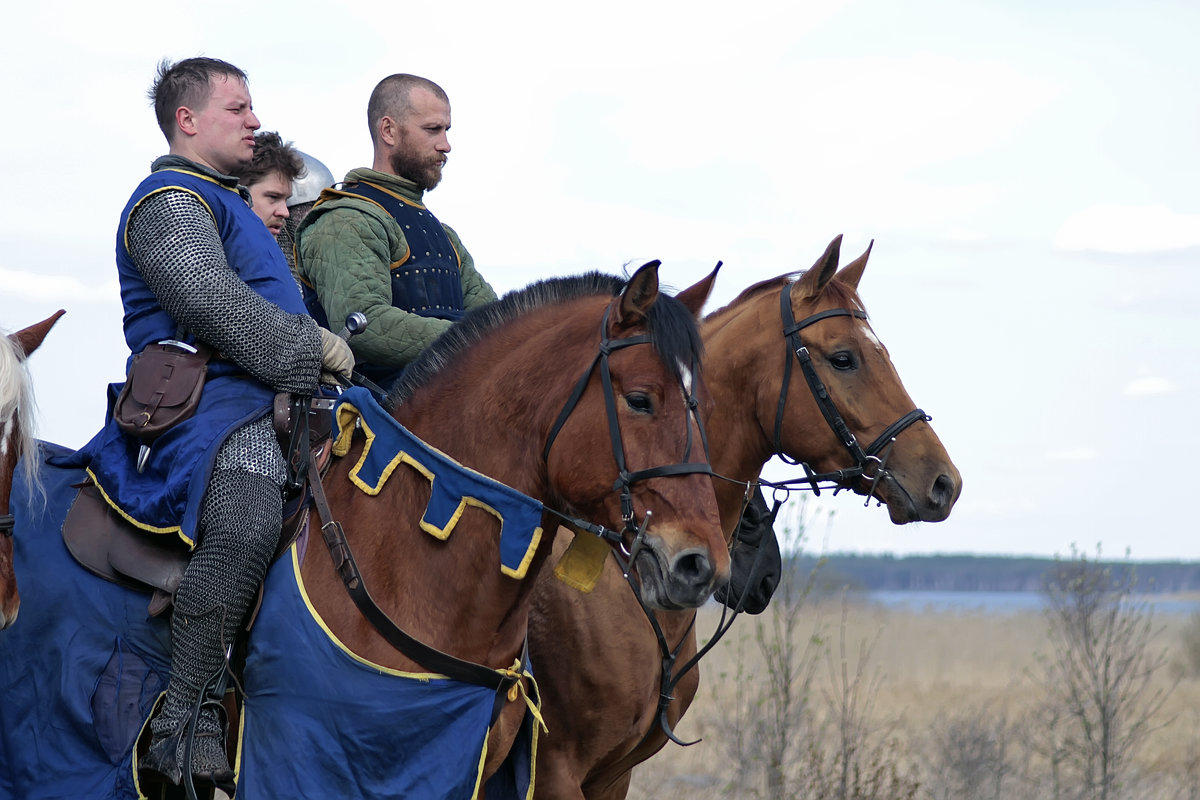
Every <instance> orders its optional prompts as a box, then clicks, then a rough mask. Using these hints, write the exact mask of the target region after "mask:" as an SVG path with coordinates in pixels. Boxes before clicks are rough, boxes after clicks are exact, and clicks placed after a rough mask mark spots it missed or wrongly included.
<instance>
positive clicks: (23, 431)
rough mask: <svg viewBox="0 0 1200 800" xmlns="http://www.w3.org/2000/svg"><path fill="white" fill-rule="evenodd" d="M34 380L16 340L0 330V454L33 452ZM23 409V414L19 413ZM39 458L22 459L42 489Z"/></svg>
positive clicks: (31, 479)
mask: <svg viewBox="0 0 1200 800" xmlns="http://www.w3.org/2000/svg"><path fill="white" fill-rule="evenodd" d="M33 408H34V404H33V382H32V380H31V379H30V377H29V371H28V370H27V369H26V366H25V362H24V353H21V352H20V350H19V348H18V346H17V344H16V342H14V341H13V340H12V339H10V338H8V336H5V335H3V333H0V456H4V455H7V453H8V452H9V449H10V448H11V449H15V451H16V453H17V454H18V456H19V455H20V454H22V453H31V452H33V451H34V446H35V444H34V424H33V423H34V416H33ZM18 412H20V413H18ZM37 464H38V459H37V458H25V459H22V460H21V467H22V469H23V470H24V472H25V478H26V480H27V482H28V483H29V485H30V486H31V487H34V488H35V491H36V489H40V481H39V480H38V472H37Z"/></svg>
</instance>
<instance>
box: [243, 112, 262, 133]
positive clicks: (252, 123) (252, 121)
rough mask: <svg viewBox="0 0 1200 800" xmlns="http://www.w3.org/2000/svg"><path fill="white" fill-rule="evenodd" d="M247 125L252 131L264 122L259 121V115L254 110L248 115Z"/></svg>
mask: <svg viewBox="0 0 1200 800" xmlns="http://www.w3.org/2000/svg"><path fill="white" fill-rule="evenodd" d="M246 127H247V128H249V129H250V130H252V131H256V130H258V129H259V128H261V127H262V123H261V122H259V121H258V116H257V115H256V114H255V113H254V112H253V111H251V112H250V113H249V114H247V115H246Z"/></svg>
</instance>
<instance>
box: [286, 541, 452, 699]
mask: <svg viewBox="0 0 1200 800" xmlns="http://www.w3.org/2000/svg"><path fill="white" fill-rule="evenodd" d="M288 552H289V554H290V556H291V559H292V574H293V576H294V577H295V579H296V588H297V589H299V590H300V599H301V600H303V601H304V606H305V607H306V608H307V609H308V613H309V615H310V616H311V617H312V618H313V621H314V622H316V624H317V626H318V627H319V628H320V629H321V630H322V631H323V632H324V633H325V635H326V636H327V637H328V638H329V641H331V642H333V644H334V645H336V646H337V648H338V649H339V650H341V651H342V652H344V653H345V654H346V655H347V656H349V657H350V658H352V659H354V660H355V661H357V662H358V663H360V664H362V665H363V666H366V667H370V668H371V669H373V670H377V671H378V672H382V673H384V674H386V675H394V676H396V677H397V678H409V679H410V680H418V681H421V682H422V683H428V682H429V681H430V680H433V679H447V680H449V679H450V676H448V675H442V674H440V673H437V672H405V671H404V670H398V669H395V668H393V667H385V666H383V665H382V664H376V663H375V662H374V661H371V660H369V659H366V658H363V657H362V656H360V655H358V654H357V653H355V652H354V651H353V650H351V649H350V648H349V647H347V646H346V645H345V643H344V642H342V640H341V639H339V638H338V637H337V634H335V633H334V632H333V631H332V630H331V629H330V627H329V626H328V625H326V624H325V620H324V619H323V618H322V617H321V614H320V612H318V611H317V609H316V606H314V605H313V604H312V600H311V599H310V598H309V596H308V590H307V589H306V588H305V586H304V576H303V574H302V573H301V571H300V552H299V547H298V544H293V545H292V546H291V547H290V548H288Z"/></svg>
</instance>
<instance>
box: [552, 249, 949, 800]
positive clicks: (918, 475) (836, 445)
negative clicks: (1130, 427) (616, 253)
mask: <svg viewBox="0 0 1200 800" xmlns="http://www.w3.org/2000/svg"><path fill="white" fill-rule="evenodd" d="M840 245H841V237H840V236H839V237H838V238H837V239H835V240H834V241H833V242H831V243H830V245H829V247H828V248H827V249H826V250H825V253H824V254H823V255H822V256H821V258H820V259H818V260H817V262H816V263H815V264H814V265H813V267H812V268H811V269H810V270H808V271H807V272H805V273H803V274H802V275H801V276H800V277H799V278H798V279H797V280H795V281H793V280H792V277H793V276H792V275H790V274H789V275H782V276H779V277H777V278H774V279H772V280H768V281H764V282H762V283H759V284H756V285H754V286H751V287H749V288H748V289H746V290H745V291H743V292H742V293H741V295H740V296H738V297H737V298H736V299H735V300H734V301H733V302H732V303H730V304H729V305H728V306H726V307H725V308H722V309H720V310H718V311H716V312H715V313H713V314H711V315H709V316H708V317H707V318H706V319H705V321H704V323H703V325H702V329H701V330H702V335H703V338H704V343H705V379H706V382H707V384H708V387H709V389H710V391H711V392H712V395H713V399H714V409H713V411H712V413H711V414H710V415H709V416H708V417H707V420H706V425H707V428H708V436H709V441H710V442H711V448H712V450H711V454H710V455H711V461H712V465H713V471H714V473H716V474H717V475H720V476H725V477H727V478H732V479H733V480H734V481H737V482H731V481H726V480H720V479H718V480H716V484H715V488H716V491H717V499H718V505H719V507H720V513H721V523H722V527H723V529H724V530H725V531H727V532H729V533H732V531H733V530H734V529H735V528H736V527H737V523H738V519H739V515H740V514H741V511H742V508H743V503H744V496H745V483H746V482H749V481H754V480H757V479H758V476H759V473H760V471H761V469H762V467H763V465H764V464H765V463H766V462H767V460H768V459H770V458H771V457H772V456H773V455H775V454H776V453H783V454H786V455H787V456H789V457H790V458H792V459H795V460H799V461H803V462H805V463H807V464H808V465H809V466H810V467H811V468H812V469H813V470H815V471H816V472H818V473H831V472H835V471H837V470H839V469H847V468H850V469H848V470H847V474H848V475H856V472H855V470H854V469H853V467H854V466H856V464H855V461H856V460H858V461H863V460H864V459H863V458H862V456H863V455H864V450H865V451H867V452H866V453H865V455H866V459H865V462H866V477H863V476H856V477H853V478H850V479H849V480H848V481H847V483H846V486H847V488H850V489H853V490H854V491H855V492H857V493H859V494H867V493H868V492H870V493H872V494H873V495H874V496H875V497H876V498H878V499H879V500H881V501H882V502H884V503H885V504H886V505H887V508H888V512H889V514H890V516H891V519H892V521H893V522H894V523H896V524H903V523H907V522H915V521H918V520H922V521H930V522H933V521H938V520H942V519H945V518H946V517H947V516H948V515H949V514H950V510H951V508H953V506H954V503H955V501H956V500H957V498H958V495H959V492H960V490H961V486H962V481H961V477H960V475H959V473H958V470H957V468H956V467H955V466H954V464H953V463H952V462H951V461H950V457H949V456H948V455H947V453H946V450H945V448H944V447H943V446H942V444H941V442H940V441H939V439H938V437H937V435H936V434H935V433H934V432H933V429H932V428H931V427H930V426H929V425H928V423H927V421H926V418H925V415H924V413H922V412H918V411H917V410H915V409H914V405H913V402H912V400H911V399H910V398H909V395H908V393H907V392H906V391H905V389H904V387H903V385H902V384H901V382H900V378H899V376H898V375H897V373H896V370H895V368H894V367H893V365H892V363H891V360H890V358H889V356H888V352H887V350H886V348H885V347H884V346H883V344H882V343H881V342H880V341H879V339H878V338H877V337H876V335H875V333H874V332H873V330H872V329H871V326H870V325H869V324H868V322H867V320H866V313H865V307H864V306H863V304H862V301H861V299H860V298H859V296H858V293H857V288H858V283H859V279H860V278H861V277H862V274H863V269H864V268H865V267H866V263H867V258H868V256H869V254H870V249H869V248H868V250H867V252H866V253H864V254H863V255H862V256H860V257H859V258H858V259H856V260H855V261H853V262H851V263H850V264H848V265H847V266H846V267H845V268H844V269H842V270H841V271H840V272H839V271H838V270H837V267H838V260H839V250H840ZM781 295H782V297H781ZM781 301H782V303H781ZM784 304H786V306H787V310H784V311H782V312H781V309H782V308H783V307H784ZM789 312H790V315H791V317H792V322H790V323H789V321H788V320H787V316H788V313H789ZM787 331H790V332H792V333H793V334H795V335H796V337H798V338H796V339H794V340H793V341H788V340H787V339H786V338H785V336H784V335H782V334H781V332H787ZM800 339H802V342H800ZM798 343H799V344H802V347H803V348H804V350H805V351H806V355H807V356H808V357H810V358H811V362H810V363H811V365H812V366H813V369H814V372H815V375H816V376H817V378H818V379H819V381H820V382H821V383H823V384H824V386H825V387H826V388H827V389H828V394H829V399H830V400H831V401H832V407H833V408H835V409H836V411H837V412H838V413H840V416H841V418H842V419H844V422H845V424H846V425H847V426H848V428H849V431H851V432H852V433H853V434H854V435H855V437H856V440H861V441H864V442H870V443H871V445H868V446H866V447H865V448H864V447H863V446H861V445H857V444H855V445H854V446H852V447H848V446H847V444H846V442H845V437H844V435H841V434H839V433H838V432H836V431H835V430H834V428H833V426H832V425H831V424H830V423H829V422H827V420H826V416H825V414H823V413H822V411H821V409H820V408H819V407H818V405H817V401H815V400H814V392H813V391H812V390H811V389H810V386H809V385H808V383H807V382H806V380H805V377H804V375H803V369H802V367H801V365H800V364H799V363H798V362H797V358H798V356H797V354H796V353H795V352H794V345H795V344H798ZM789 361H791V362H793V363H792V365H791V366H790V367H789V366H788V362H789ZM785 375H786V376H790V379H789V380H788V382H787V383H786V384H785V383H784V381H785ZM893 440H894V442H893ZM889 443H891V446H890V448H888V445H889ZM854 447H858V448H859V449H858V458H857V459H856V458H855V455H854V452H853V450H854ZM882 450H888V452H886V453H883V454H882V455H881V451H882ZM884 456H886V468H885V469H884V470H883V471H882V473H880V472H878V471H876V470H877V469H878V466H879V461H880V460H881V459H882V458H884ZM872 478H878V480H872ZM564 547H565V543H558V545H556V553H557V554H561V553H562V551H563V549H564ZM654 613H655V617H656V618H657V620H658V623H659V625H660V627H661V629H662V631H663V634H664V636H665V638H666V640H667V643H668V644H669V645H670V647H672V648H675V647H677V646H678V647H679V648H680V649H679V654H678V657H677V658H678V663H680V664H683V663H685V662H686V661H687V660H688V659H690V658H691V657H692V656H693V655H694V654H695V652H696V633H695V628H694V626H693V622H694V619H695V612H694V611H691V610H686V611H657V612H654ZM529 632H530V648H531V653H532V657H533V663H534V674H535V675H536V676H537V679H538V683H539V686H540V687H541V691H542V696H543V700H544V704H545V705H544V712H545V718H546V724H547V726H548V728H549V732H548V733H547V734H546V735H545V736H544V738H543V740H542V745H541V750H540V752H539V756H538V762H537V780H536V784H535V788H536V796H537V797H539V798H542V797H544V798H555V799H556V800H576V799H577V798H587V799H588V800H613V799H614V798H624V797H625V796H626V793H627V792H628V789H629V781H630V778H631V770H632V769H633V768H634V767H635V766H636V765H638V764H639V763H641V762H643V761H645V760H646V759H648V758H649V757H650V756H652V755H653V754H654V753H656V752H658V751H659V750H660V749H661V748H662V747H663V745H664V744H666V742H667V735H666V733H665V732H664V730H663V729H662V727H661V726H660V725H659V721H658V700H659V691H660V678H661V667H662V654H661V652H660V649H659V644H658V640H657V638H656V636H655V633H654V631H653V629H652V628H651V626H650V624H649V622H648V621H647V619H646V617H645V615H644V614H641V613H639V609H638V607H637V600H636V599H635V597H634V595H633V592H632V591H631V590H630V588H629V586H628V585H626V582H625V580H624V578H623V576H622V574H621V570H620V569H619V568H618V567H617V565H616V564H615V563H613V562H611V561H610V562H609V564H608V565H607V566H606V568H605V570H604V572H603V574H602V576H601V578H600V581H599V583H598V585H597V586H596V588H595V590H594V591H593V592H591V593H590V594H584V593H580V592H578V591H576V590H574V589H571V588H568V587H567V586H566V585H564V584H563V583H561V582H559V581H557V580H555V579H554V577H553V575H551V574H549V573H545V574H543V575H542V577H541V578H540V579H539V582H538V585H537V587H536V590H535V594H534V609H533V615H532V618H531V621H530V627H529ZM698 673H699V670H697V669H693V670H691V671H690V672H688V673H686V674H685V675H684V676H683V677H682V679H681V680H680V682H679V683H678V685H677V686H676V687H675V689H674V700H673V701H672V702H671V704H670V706H669V707H668V709H667V718H668V721H669V724H670V725H671V726H672V727H673V726H674V725H675V724H676V723H677V722H678V721H679V719H680V718H681V717H682V716H683V714H684V712H685V711H686V710H687V708H688V706H689V705H690V704H691V701H692V699H693V698H694V696H695V693H696V690H697V687H698V686H699V680H700V678H699V674H698Z"/></svg>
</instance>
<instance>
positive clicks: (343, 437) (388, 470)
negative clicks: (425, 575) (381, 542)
mask: <svg viewBox="0 0 1200 800" xmlns="http://www.w3.org/2000/svg"><path fill="white" fill-rule="evenodd" d="M343 412H344V414H343ZM353 419H357V420H358V424H359V426H360V427H361V428H362V431H363V435H364V436H365V437H366V443H365V444H364V445H363V451H362V455H361V456H360V457H359V459H358V461H357V462H356V463H355V465H354V466H353V467H351V468H350V474H349V478H350V481H351V482H352V483H353V484H354V485H355V486H357V487H358V488H359V489H361V490H362V491H363V492H365V493H366V494H368V495H371V496H372V497H374V496H375V495H378V494H379V493H380V492H381V491H383V485H384V484H385V483H387V480H388V478H390V477H391V476H392V473H393V472H395V471H396V468H397V467H399V466H400V465H401V464H408V465H409V466H410V467H412V468H413V469H414V470H416V471H417V472H419V473H420V474H421V475H423V476H424V477H425V480H427V481H429V485H430V488H431V489H432V487H433V484H434V481H435V480H436V479H437V476H436V475H434V473H433V471H432V470H430V469H429V468H428V467H426V466H425V465H424V464H422V463H421V462H420V461H418V460H417V459H416V458H414V457H413V456H412V455H411V454H409V453H408V452H407V451H404V450H400V451H398V452H397V453H396V455H395V456H393V457H392V458H391V459H389V460H388V463H387V465H386V466H385V467H384V468H383V470H382V471H381V472H380V475H379V480H378V481H377V482H376V483H374V484H370V483H367V482H366V481H365V480H363V479H362V478H361V477H360V474H359V473H360V471H361V469H362V467H363V466H364V465H365V464H366V461H367V456H368V455H369V453H370V451H371V447H372V445H374V444H375V439H376V434H375V431H373V430H372V429H371V426H370V425H369V424H368V423H367V421H366V419H365V418H364V417H363V415H362V412H361V411H360V410H359V409H358V408H357V407H356V406H355V405H354V404H353V403H348V402H347V403H342V404H341V405H339V406H338V409H337V420H336V421H337V425H338V436H337V439H336V440H335V441H334V445H333V453H334V455H336V456H339V457H341V456H345V455H346V454H347V453H349V452H350V446H351V440H352V439H353V437H354V430H355V426H354V424H353V422H352V420H353ZM425 446H426V447H428V448H429V449H430V450H432V451H434V452H435V453H437V454H439V455H441V456H442V457H443V458H446V459H448V460H450V461H452V462H454V464H456V465H457V466H458V468H459V469H462V470H464V471H466V472H470V473H472V474H475V475H478V476H480V477H481V478H487V480H492V479H491V478H488V477H487V476H486V475H484V474H483V473H481V472H477V471H476V470H473V469H471V468H470V467H467V466H464V465H463V464H462V463H460V462H459V461H458V459H456V458H454V457H452V456H450V455H447V454H446V453H443V452H442V451H441V450H438V449H437V448H436V447H434V446H433V445H431V444H428V443H426V444H425ZM502 485H503V484H502ZM467 506H473V507H475V508H478V509H480V510H482V511H485V512H487V513H488V514H491V515H492V516H493V517H495V518H496V519H497V520H498V521H499V523H500V529H501V531H503V529H504V515H502V514H501V513H500V512H499V511H497V510H496V509H495V508H493V507H492V506H491V505H489V504H488V503H485V502H484V501H482V500H480V499H478V498H476V497H470V496H467V495H464V496H463V498H462V500H460V501H459V504H458V507H457V508H456V509H455V510H454V513H453V514H452V515H451V516H450V519H449V520H448V521H447V522H446V525H445V527H440V528H439V527H438V526H437V525H434V524H433V523H432V522H428V521H426V520H425V519H424V518H422V519H421V521H420V527H421V530H423V531H425V532H426V533H428V534H429V535H430V536H433V537H434V538H436V539H440V540H442V541H443V542H444V541H446V540H448V539H449V538H450V534H451V533H453V532H454V528H455V526H456V525H457V524H458V521H459V519H460V518H461V517H462V515H463V512H464V511H465V510H466V507H467ZM542 534H543V531H542V528H541V527H540V526H539V527H537V528H535V529H534V531H533V534H532V535H531V536H530V538H529V546H528V547H526V548H525V555H524V556H522V557H521V563H520V564H518V565H517V566H516V567H515V568H510V567H507V566H505V565H504V564H503V563H501V564H500V572H501V573H503V574H504V575H507V576H508V577H510V578H516V579H517V580H524V578H525V576H526V575H527V574H528V573H529V565H530V564H531V563H532V562H533V557H534V555H535V554H536V553H537V548H538V545H539V544H540V543H541V541H542Z"/></svg>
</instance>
